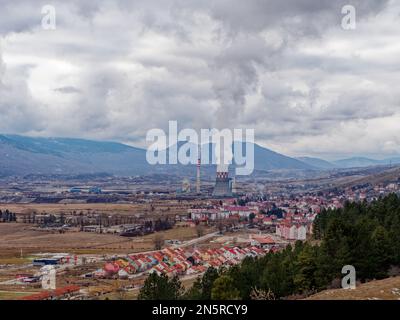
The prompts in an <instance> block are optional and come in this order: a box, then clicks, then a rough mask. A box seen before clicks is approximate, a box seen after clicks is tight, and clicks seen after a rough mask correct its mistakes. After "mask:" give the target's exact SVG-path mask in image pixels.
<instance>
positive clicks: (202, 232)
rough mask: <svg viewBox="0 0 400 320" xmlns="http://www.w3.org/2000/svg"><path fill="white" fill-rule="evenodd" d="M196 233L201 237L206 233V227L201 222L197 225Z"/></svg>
mask: <svg viewBox="0 0 400 320" xmlns="http://www.w3.org/2000/svg"><path fill="white" fill-rule="evenodd" d="M196 233H197V236H198V237H199V238H200V237H201V236H203V235H204V227H203V226H202V225H201V224H198V225H197V226H196Z"/></svg>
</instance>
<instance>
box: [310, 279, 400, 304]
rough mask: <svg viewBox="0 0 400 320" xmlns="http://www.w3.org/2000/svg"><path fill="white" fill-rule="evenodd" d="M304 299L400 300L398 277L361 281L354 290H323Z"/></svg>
mask: <svg viewBox="0 0 400 320" xmlns="http://www.w3.org/2000/svg"><path fill="white" fill-rule="evenodd" d="M306 300H400V277H393V278H387V279H383V280H375V281H371V282H367V283H363V284H360V285H358V286H357V287H356V288H355V289H354V290H351V289H333V290H325V291H322V292H319V293H317V294H314V295H312V296H310V297H308V298H307V299H306Z"/></svg>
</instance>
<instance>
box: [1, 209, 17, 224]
mask: <svg viewBox="0 0 400 320" xmlns="http://www.w3.org/2000/svg"><path fill="white" fill-rule="evenodd" d="M15 221H17V217H16V215H15V213H14V212H10V211H9V210H8V209H6V210H4V211H2V210H0V222H15Z"/></svg>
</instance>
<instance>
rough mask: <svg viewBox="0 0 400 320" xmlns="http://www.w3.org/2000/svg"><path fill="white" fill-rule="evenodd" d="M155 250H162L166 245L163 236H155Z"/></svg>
mask: <svg viewBox="0 0 400 320" xmlns="http://www.w3.org/2000/svg"><path fill="white" fill-rule="evenodd" d="M153 243H154V250H161V248H162V245H163V243H164V236H163V235H162V234H159V233H157V234H155V235H154V238H153Z"/></svg>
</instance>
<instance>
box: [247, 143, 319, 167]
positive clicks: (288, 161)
mask: <svg viewBox="0 0 400 320" xmlns="http://www.w3.org/2000/svg"><path fill="white" fill-rule="evenodd" d="M254 159H255V168H256V169H257V170H279V169H297V170H298V169H301V170H314V169H316V167H315V166H313V165H310V164H308V163H305V162H303V161H300V160H297V159H294V158H290V157H287V156H285V155H282V154H280V153H277V152H274V151H272V150H269V149H267V148H263V147H261V146H259V145H258V144H255V145H254Z"/></svg>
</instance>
